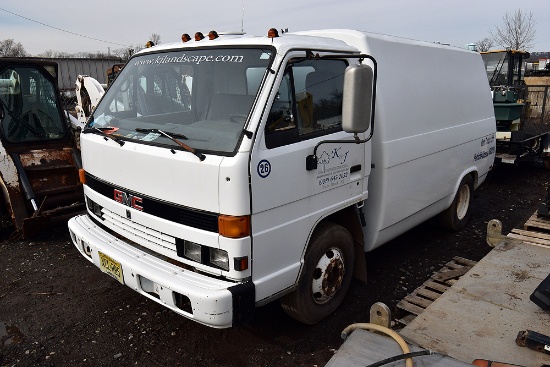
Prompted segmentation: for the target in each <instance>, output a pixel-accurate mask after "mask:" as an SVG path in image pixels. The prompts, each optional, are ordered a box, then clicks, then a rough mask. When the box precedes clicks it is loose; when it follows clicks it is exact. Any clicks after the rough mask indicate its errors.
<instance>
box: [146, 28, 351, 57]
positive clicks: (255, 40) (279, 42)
mask: <svg viewBox="0 0 550 367" xmlns="http://www.w3.org/2000/svg"><path fill="white" fill-rule="evenodd" d="M220 46H221V47H223V46H232V47H235V46H236V47H239V46H240V47H242V46H260V47H261V46H268V47H270V46H273V47H275V48H276V49H277V50H278V52H279V53H285V52H287V51H288V50H291V49H306V50H319V51H322V50H327V51H332V52H334V51H336V52H346V53H357V52H359V50H357V49H356V48H355V47H352V46H349V45H348V44H346V43H345V42H343V41H340V40H336V39H333V38H328V37H318V36H310V35H303V34H295V33H284V34H279V36H278V37H274V38H269V37H268V36H267V34H266V35H265V36H252V35H247V34H242V33H240V34H238V33H222V32H220V33H219V37H218V38H216V39H213V40H210V39H208V37H205V38H204V39H202V40H200V41H195V40H194V39H192V40H190V41H187V42H175V43H167V44H161V45H158V46H154V47H150V48H146V49H143V50H141V51H139V52H138V53H136V55H141V54H146V53H154V52H155V53H156V52H163V51H174V50H178V49H183V48H199V47H200V48H203V47H220Z"/></svg>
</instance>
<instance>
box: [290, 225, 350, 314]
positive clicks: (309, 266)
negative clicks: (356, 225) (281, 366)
mask: <svg viewBox="0 0 550 367" xmlns="http://www.w3.org/2000/svg"><path fill="white" fill-rule="evenodd" d="M353 264H354V249H353V239H352V237H351V235H350V233H349V232H348V231H347V230H346V229H345V228H344V227H342V226H340V225H338V224H335V223H330V222H325V223H321V224H319V226H318V227H317V228H316V229H315V232H314V233H313V236H312V238H311V240H310V243H309V247H308V250H307V252H306V255H305V259H304V268H303V269H302V273H301V275H300V279H299V281H298V288H296V289H295V290H294V291H293V292H292V293H289V294H287V295H285V296H284V297H282V298H281V305H282V307H283V309H284V310H285V312H286V313H287V314H288V315H289V316H291V317H292V318H294V319H296V320H298V321H300V322H303V323H305V324H310V325H313V324H316V323H318V322H319V321H321V320H322V319H324V318H325V317H327V316H329V315H330V314H332V313H333V312H334V311H335V310H336V308H338V306H339V305H340V303H341V302H342V300H343V299H344V296H345V295H346V292H347V290H348V288H349V285H350V282H351V277H352V274H353Z"/></svg>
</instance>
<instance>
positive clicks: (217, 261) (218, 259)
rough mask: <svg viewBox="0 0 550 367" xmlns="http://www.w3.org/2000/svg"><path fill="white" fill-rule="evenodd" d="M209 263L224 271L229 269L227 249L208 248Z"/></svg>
mask: <svg viewBox="0 0 550 367" xmlns="http://www.w3.org/2000/svg"><path fill="white" fill-rule="evenodd" d="M210 264H212V266H215V267H217V268H220V269H223V270H225V271H229V257H228V256H227V251H224V250H219V249H217V248H210Z"/></svg>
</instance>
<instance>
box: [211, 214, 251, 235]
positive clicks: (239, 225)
mask: <svg viewBox="0 0 550 367" xmlns="http://www.w3.org/2000/svg"><path fill="white" fill-rule="evenodd" d="M218 233H219V234H220V235H221V236H224V237H228V238H242V237H247V236H250V216H249V215H243V216H240V217H234V216H231V215H220V216H219V217H218Z"/></svg>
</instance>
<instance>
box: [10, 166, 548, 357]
mask: <svg viewBox="0 0 550 367" xmlns="http://www.w3.org/2000/svg"><path fill="white" fill-rule="evenodd" d="M549 177H550V176H549V173H548V172H547V171H544V170H543V168H542V164H541V163H540V162H527V163H524V164H521V165H519V166H506V165H501V166H498V167H497V168H496V169H495V170H493V172H492V174H491V176H490V178H489V180H488V181H487V183H486V184H485V185H484V186H482V187H481V188H480V189H479V190H478V191H476V193H475V197H474V201H473V206H472V216H471V218H470V221H469V223H468V224H467V226H466V228H465V229H464V230H462V231H461V232H459V233H450V232H446V231H444V230H442V229H440V228H439V227H438V226H437V224H436V223H435V221H434V220H430V221H428V222H426V223H424V224H422V225H420V226H418V227H416V228H414V229H412V230H411V231H409V232H407V233H405V234H404V235H402V236H400V237H398V238H397V239H395V240H393V241H391V242H390V243H388V244H386V245H385V246H383V247H381V248H379V249H377V250H375V251H373V252H371V253H368V254H366V259H367V267H368V277H369V281H368V284H366V285H365V284H363V283H361V282H359V281H356V280H354V281H353V282H352V285H351V288H350V291H349V292H348V295H347V297H346V298H345V300H344V303H343V305H342V306H341V307H340V308H339V309H338V310H337V312H336V313H335V314H333V315H332V316H331V317H329V318H328V319H326V320H324V321H322V322H321V323H319V324H317V325H315V326H305V325H302V324H299V323H297V322H295V321H294V320H292V319H290V318H289V317H288V316H286V314H285V313H284V312H283V310H282V309H281V307H280V305H279V304H278V302H273V303H271V304H269V305H266V306H264V307H261V308H258V309H257V310H256V314H255V318H254V320H253V321H252V322H250V323H249V324H246V325H244V326H241V327H238V328H233V329H225V330H217V329H212V328H208V327H205V326H202V325H199V324H197V323H195V322H192V321H189V320H187V319H185V318H183V317H180V316H178V315H176V314H174V313H172V312H171V311H167V310H165V309H164V308H163V307H161V306H159V305H157V304H156V303H155V302H152V301H149V300H148V299H146V298H144V297H142V296H140V295H138V294H137V293H135V292H134V291H132V290H130V289H129V288H127V287H125V286H122V285H121V284H119V283H118V282H117V281H116V280H114V279H112V278H110V277H109V276H107V275H104V274H102V273H101V272H100V271H99V269H97V268H95V267H94V266H92V265H91V264H90V263H89V262H88V261H87V260H85V259H84V258H83V257H81V255H80V254H79V252H78V251H77V250H76V249H75V248H74V246H73V245H72V243H71V241H70V238H69V234H68V231H67V228H66V225H65V224H60V225H56V226H52V227H50V228H49V229H48V230H46V231H44V232H43V233H42V234H41V235H40V237H38V238H35V239H33V240H25V241H23V240H20V239H17V238H16V237H15V236H14V235H13V233H12V231H13V228H5V229H3V230H2V232H0V240H1V242H0V366H87V365H88V366H136V365H137V366H168V365H170V366H240V367H242V366H323V365H325V364H326V362H327V361H328V360H329V359H330V358H331V356H332V355H333V354H334V352H335V351H336V350H337V349H338V348H339V347H340V345H341V344H342V340H341V339H340V332H341V330H342V329H344V328H345V327H346V326H348V325H349V324H352V323H354V322H368V319H369V308H370V307H371V305H372V304H373V303H374V302H377V301H381V302H384V303H386V304H387V305H388V306H389V307H390V309H392V310H393V309H394V308H395V305H396V304H397V302H398V301H399V300H401V299H402V298H403V297H404V296H405V295H407V294H408V293H410V292H412V291H413V290H414V289H415V288H416V287H418V286H419V285H421V284H422V283H423V282H424V281H425V280H426V279H428V278H429V276H430V275H431V274H432V273H433V272H435V271H438V270H439V269H440V268H441V267H442V266H443V265H444V264H446V263H447V262H449V261H450V260H451V259H452V258H453V257H454V256H457V255H458V256H462V257H465V258H468V259H471V260H479V259H481V258H482V257H483V256H484V255H485V254H486V253H487V252H489V251H490V247H489V246H488V245H486V243H485V234H486V227H487V222H488V221H489V220H491V219H499V220H501V221H502V223H503V228H504V230H503V232H504V233H505V234H506V233H508V232H509V231H510V230H511V229H512V228H520V227H521V226H522V225H523V223H525V221H526V220H527V219H528V218H529V217H530V216H531V215H532V214H533V213H534V212H535V211H536V209H537V208H538V205H539V203H540V202H541V201H543V200H544V199H545V198H546V191H545V189H546V186H547V185H548V182H549Z"/></svg>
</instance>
